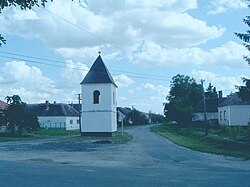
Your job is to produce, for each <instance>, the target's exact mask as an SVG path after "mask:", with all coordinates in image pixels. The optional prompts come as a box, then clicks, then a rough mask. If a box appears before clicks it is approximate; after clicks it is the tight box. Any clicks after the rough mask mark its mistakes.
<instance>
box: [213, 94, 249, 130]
mask: <svg viewBox="0 0 250 187" xmlns="http://www.w3.org/2000/svg"><path fill="white" fill-rule="evenodd" d="M218 119H219V124H223V125H228V126H237V125H242V126H247V125H248V123H249V121H250V102H243V101H242V100H241V99H240V97H239V96H238V93H234V94H233V95H230V96H229V97H227V99H226V100H225V101H224V102H222V103H221V104H220V105H219V107H218Z"/></svg>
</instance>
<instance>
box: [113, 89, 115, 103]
mask: <svg viewBox="0 0 250 187" xmlns="http://www.w3.org/2000/svg"><path fill="white" fill-rule="evenodd" d="M113 105H115V92H113Z"/></svg>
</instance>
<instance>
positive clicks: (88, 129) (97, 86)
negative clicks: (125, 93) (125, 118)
mask: <svg viewBox="0 0 250 187" xmlns="http://www.w3.org/2000/svg"><path fill="white" fill-rule="evenodd" d="M81 86H82V98H83V99H82V111H81V112H82V123H81V131H82V135H84V136H85V135H86V136H112V133H113V132H115V131H117V117H116V115H117V113H116V88H117V86H116V84H115V82H114V80H113V78H112V76H111V75H110V73H109V71H108V69H107V67H106V66H105V64H104V63H103V60H102V58H101V56H100V55H99V56H98V57H97V59H96V60H95V62H94V63H93V65H92V67H91V68H90V70H89V72H88V73H87V75H86V76H85V78H84V79H83V81H82V82H81Z"/></svg>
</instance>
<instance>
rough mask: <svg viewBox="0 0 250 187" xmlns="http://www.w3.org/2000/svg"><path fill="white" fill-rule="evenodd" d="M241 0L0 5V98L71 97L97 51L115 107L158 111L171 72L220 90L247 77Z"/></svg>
mask: <svg viewBox="0 0 250 187" xmlns="http://www.w3.org/2000/svg"><path fill="white" fill-rule="evenodd" d="M247 15H249V8H247V3H246V1H244V0H242V1H241V0H209V1H205V0H168V1H166V0H143V1H139V0H119V1H117V0H91V1H90V0H80V1H78V0H77V1H73V2H72V1H71V0H60V1H59V0H54V1H53V2H48V3H47V4H46V7H45V8H42V7H34V8H33V9H32V10H27V11H23V10H20V8H18V7H10V8H5V9H4V10H3V11H2V13H1V14H0V33H1V34H2V35H3V36H4V37H5V39H6V40H7V43H6V45H3V46H2V47H0V100H3V101H4V100H5V97H6V96H7V95H16V94H17V95H19V96H20V97H21V99H22V101H24V102H26V103H43V102H45V101H46V100H48V101H50V102H54V101H56V102H57V103H77V102H78V100H77V95H76V94H78V93H80V92H81V86H80V82H81V81H82V80H83V78H84V76H85V75H86V73H87V72H88V70H89V68H90V67H91V65H92V64H93V62H94V61H95V59H96V58H97V56H98V51H101V56H102V59H103V61H104V63H105V64H106V66H107V68H108V69H109V71H110V73H111V75H112V76H113V78H114V80H115V82H116V84H117V85H118V89H117V106H122V107H132V106H133V107H134V108H136V109H138V110H141V111H144V112H149V111H151V112H154V113H159V114H162V113H163V103H165V102H166V96H167V95H168V94H169V90H170V84H171V79H172V77H173V76H175V75H177V74H182V75H188V76H190V77H193V78H194V79H195V80H196V81H197V82H200V80H201V79H204V80H205V83H204V87H205V88H207V87H208V84H209V83H211V84H212V85H213V86H215V87H216V89H217V90H222V91H223V96H226V95H228V94H230V93H233V92H236V91H237V90H236V89H235V85H242V84H243V83H242V77H248V78H249V77H250V66H248V64H247V63H246V62H245V61H244V60H243V58H242V57H243V55H248V54H249V51H247V50H246V49H245V48H244V47H243V46H242V43H243V42H242V41H241V40H240V39H238V38H237V37H236V36H235V34H234V33H235V32H241V33H245V31H246V30H247V29H248V27H247V26H246V25H245V24H244V23H243V21H242V20H243V19H244V18H245V17H246V16H247Z"/></svg>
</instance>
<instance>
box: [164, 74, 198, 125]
mask: <svg viewBox="0 0 250 187" xmlns="http://www.w3.org/2000/svg"><path fill="white" fill-rule="evenodd" d="M202 92H203V90H202V86H201V85H200V84H198V83H197V82H196V81H195V80H194V79H193V78H191V77H189V76H185V75H180V74H178V75H176V76H174V77H173V78H172V81H171V84H170V92H169V95H168V96H167V100H168V103H167V104H165V108H164V111H165V116H166V117H167V118H168V119H169V120H174V121H176V122H177V123H178V124H179V125H182V126H188V125H189V124H191V121H192V115H193V112H194V107H195V106H196V105H197V104H198V102H200V101H201V99H202Z"/></svg>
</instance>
